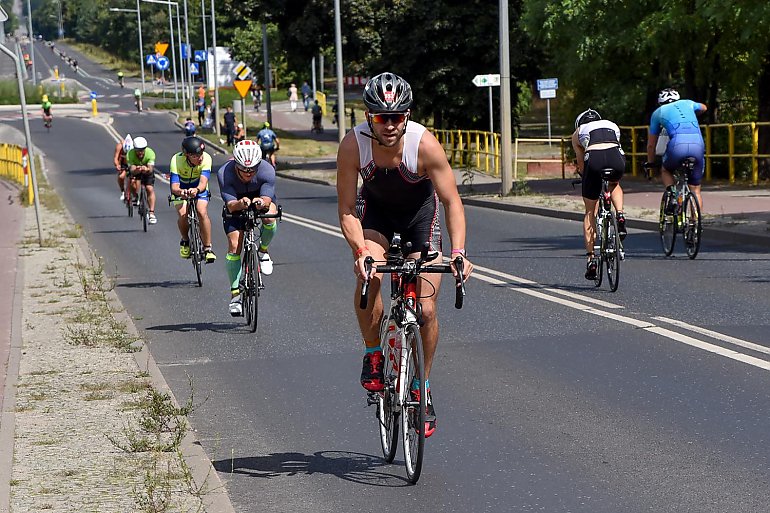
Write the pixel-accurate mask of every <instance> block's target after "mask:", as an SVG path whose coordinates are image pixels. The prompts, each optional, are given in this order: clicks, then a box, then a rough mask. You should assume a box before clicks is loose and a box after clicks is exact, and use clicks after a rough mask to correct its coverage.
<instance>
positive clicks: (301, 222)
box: [282, 214, 344, 239]
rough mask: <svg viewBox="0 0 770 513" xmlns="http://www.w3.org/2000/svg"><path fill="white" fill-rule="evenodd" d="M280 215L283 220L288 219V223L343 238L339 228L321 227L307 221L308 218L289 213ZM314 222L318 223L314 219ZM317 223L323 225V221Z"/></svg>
mask: <svg viewBox="0 0 770 513" xmlns="http://www.w3.org/2000/svg"><path fill="white" fill-rule="evenodd" d="M282 217H283V220H284V221H288V222H290V223H294V224H298V225H300V226H304V227H305V228H310V229H311V230H316V231H318V232H321V233H325V234H327V235H332V236H334V237H339V238H341V239H342V238H344V237H343V236H342V231H340V229H339V228H337V229H336V231H333V230H332V229H327V228H323V227H321V226H315V225H314V224H311V223H310V222H308V221H310V220H309V219H306V218H304V217H298V216H293V215H289V214H283V216H282ZM316 223H318V222H317V221H316ZM318 224H322V225H323V223H318ZM324 226H329V227H330V228H334V227H332V226H331V225H324Z"/></svg>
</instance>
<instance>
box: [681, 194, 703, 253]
mask: <svg viewBox="0 0 770 513" xmlns="http://www.w3.org/2000/svg"><path fill="white" fill-rule="evenodd" d="M684 214H685V226H684V233H683V235H684V245H685V248H687V256H688V257H690V260H693V259H694V258H695V257H696V256H698V251H700V240H701V233H702V231H703V227H702V226H701V217H700V205H699V204H698V198H697V196H695V194H693V193H692V192H690V193H688V194H687V199H685V203H684Z"/></svg>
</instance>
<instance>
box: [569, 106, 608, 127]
mask: <svg viewBox="0 0 770 513" xmlns="http://www.w3.org/2000/svg"><path fill="white" fill-rule="evenodd" d="M600 119H602V117H601V115H599V113H598V112H596V111H595V110H594V109H592V108H590V107H589V108H588V110H584V111H583V112H581V113H580V114H578V117H576V118H575V130H577V128H578V127H579V126H580V125H585V124H586V123H590V122H591V121H598V120H600Z"/></svg>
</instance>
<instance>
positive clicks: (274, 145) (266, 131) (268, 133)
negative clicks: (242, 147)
mask: <svg viewBox="0 0 770 513" xmlns="http://www.w3.org/2000/svg"><path fill="white" fill-rule="evenodd" d="M257 140H258V141H259V148H260V149H261V150H262V157H263V158H265V159H269V160H270V163H271V164H272V165H273V167H275V152H276V151H278V149H279V147H280V146H281V141H280V140H279V139H278V136H277V135H275V132H273V131H272V130H271V129H270V123H268V122H267V121H265V122H264V123H263V124H262V130H260V131H259V133H257Z"/></svg>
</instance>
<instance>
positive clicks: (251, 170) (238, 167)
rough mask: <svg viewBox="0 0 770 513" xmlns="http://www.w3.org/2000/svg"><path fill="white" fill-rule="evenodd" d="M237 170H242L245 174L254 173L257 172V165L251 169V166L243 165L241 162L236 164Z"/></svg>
mask: <svg viewBox="0 0 770 513" xmlns="http://www.w3.org/2000/svg"><path fill="white" fill-rule="evenodd" d="M235 170H236V171H240V172H241V173H243V174H245V175H253V174H254V173H256V172H257V168H256V167H255V168H251V169H249V168H247V167H243V166H241V165H239V164H236V165H235Z"/></svg>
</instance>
